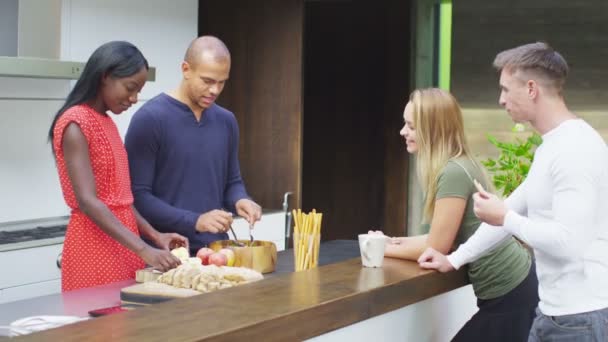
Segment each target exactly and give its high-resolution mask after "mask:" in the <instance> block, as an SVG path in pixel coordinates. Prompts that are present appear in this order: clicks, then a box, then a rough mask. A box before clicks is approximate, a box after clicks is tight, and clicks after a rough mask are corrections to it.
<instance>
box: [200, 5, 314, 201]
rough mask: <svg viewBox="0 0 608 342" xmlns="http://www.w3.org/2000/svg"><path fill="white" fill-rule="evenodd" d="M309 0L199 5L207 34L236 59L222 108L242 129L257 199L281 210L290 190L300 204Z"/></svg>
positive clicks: (245, 163) (245, 167) (245, 168)
mask: <svg viewBox="0 0 608 342" xmlns="http://www.w3.org/2000/svg"><path fill="white" fill-rule="evenodd" d="M302 22H303V0H264V1H248V0H222V1H212V0H209V1H206V0H201V1H200V2H199V35H205V34H212V35H215V36H218V37H219V38H221V39H222V40H223V41H224V42H225V43H226V45H227V46H228V48H229V49H230V51H231V54H232V69H231V73H230V80H229V81H228V83H227V85H226V87H225V89H224V92H223V93H222V94H221V95H220V97H219V99H218V103H219V104H220V105H222V106H225V107H226V108H228V109H230V110H231V111H233V112H234V114H235V115H236V117H237V120H238V122H239V127H240V145H239V148H240V150H239V157H240V162H241V172H242V175H243V178H244V180H245V182H246V186H247V190H248V192H249V194H250V195H251V196H252V197H253V198H254V199H255V200H256V201H258V203H260V204H261V205H262V206H263V207H264V208H274V209H278V208H280V207H281V200H282V198H283V194H284V193H285V192H286V191H292V192H294V193H295V196H294V199H295V201H292V202H291V205H292V206H299V203H298V199H299V192H300V177H301V159H302V158H301V141H302V133H301V131H302V129H301V122H302V95H301V94H302V82H301V80H302V39H303V32H302V31H303V30H302V25H303V24H302Z"/></svg>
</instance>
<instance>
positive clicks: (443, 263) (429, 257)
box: [418, 247, 454, 273]
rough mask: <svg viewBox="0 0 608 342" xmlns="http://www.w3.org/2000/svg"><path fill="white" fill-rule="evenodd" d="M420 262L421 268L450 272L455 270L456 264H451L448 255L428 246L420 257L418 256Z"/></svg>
mask: <svg viewBox="0 0 608 342" xmlns="http://www.w3.org/2000/svg"><path fill="white" fill-rule="evenodd" d="M418 264H419V265H420V267H421V268H426V269H431V270H437V271H439V272H441V273H445V272H450V271H453V270H454V266H452V264H450V261H449V260H448V258H447V256H445V255H444V254H442V253H441V252H438V251H436V250H434V249H433V248H431V247H429V248H427V249H426V250H425V251H424V252H423V253H422V255H421V256H420V258H418Z"/></svg>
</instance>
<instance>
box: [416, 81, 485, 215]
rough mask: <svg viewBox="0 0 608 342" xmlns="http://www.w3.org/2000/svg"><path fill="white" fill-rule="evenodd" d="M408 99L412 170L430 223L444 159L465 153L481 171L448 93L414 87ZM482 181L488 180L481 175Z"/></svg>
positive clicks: (459, 113)
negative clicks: (412, 132) (414, 145)
mask: <svg viewBox="0 0 608 342" xmlns="http://www.w3.org/2000/svg"><path fill="white" fill-rule="evenodd" d="M410 102H411V104H412V112H413V120H412V121H413V122H412V123H413V125H414V130H415V131H416V143H417V145H418V152H417V158H416V160H417V167H416V172H417V175H418V179H419V181H420V183H421V185H422V186H423V188H424V189H425V192H426V196H425V198H426V200H425V203H424V209H423V219H424V221H425V222H428V223H430V221H431V218H432V216H433V212H434V210H435V198H436V196H437V181H438V179H439V174H440V173H441V171H442V170H443V168H444V167H445V166H446V164H447V163H448V161H449V160H450V159H452V158H457V157H461V156H465V157H468V158H469V159H470V160H471V162H472V163H473V164H474V165H475V166H477V167H478V168H479V170H480V171H481V173H483V169H481V167H480V166H479V164H478V163H477V162H476V161H475V160H474V158H473V157H472V154H471V152H470V149H469V146H468V144H467V140H466V138H465V135H464V122H463V118H462V112H461V110H460V106H459V105H458V102H457V101H456V99H455V98H454V96H452V94H450V93H449V92H447V91H445V90H442V89H438V88H428V89H417V90H414V91H413V92H412V94H411V95H410ZM484 177H485V174H484ZM484 183H485V184H488V182H486V181H485V179H484Z"/></svg>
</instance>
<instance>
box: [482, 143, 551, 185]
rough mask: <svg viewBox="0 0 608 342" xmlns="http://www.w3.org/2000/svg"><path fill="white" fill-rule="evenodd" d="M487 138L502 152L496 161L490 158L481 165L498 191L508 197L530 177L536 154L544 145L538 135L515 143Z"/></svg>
mask: <svg viewBox="0 0 608 342" xmlns="http://www.w3.org/2000/svg"><path fill="white" fill-rule="evenodd" d="M487 137H488V140H489V141H490V143H492V145H494V146H496V148H498V149H499V150H500V154H499V156H498V158H496V159H493V158H488V159H486V160H482V161H481V163H482V164H483V166H485V167H486V169H487V170H488V171H489V172H490V174H491V177H492V183H493V184H494V187H495V188H496V191H498V192H500V193H502V196H504V197H507V196H509V195H510V194H511V193H512V192H513V190H515V188H517V187H518V186H519V184H521V183H522V182H523V181H524V179H525V178H526V176H527V175H528V171H529V170H530V165H531V164H532V160H534V152H535V151H536V148H537V147H538V146H539V145H540V144H541V143H542V138H541V136H540V135H538V133H533V134H532V135H530V136H529V137H528V138H527V139H526V140H522V139H519V138H515V141H514V142H507V141H499V140H498V139H496V137H494V136H492V135H490V134H488V135H487Z"/></svg>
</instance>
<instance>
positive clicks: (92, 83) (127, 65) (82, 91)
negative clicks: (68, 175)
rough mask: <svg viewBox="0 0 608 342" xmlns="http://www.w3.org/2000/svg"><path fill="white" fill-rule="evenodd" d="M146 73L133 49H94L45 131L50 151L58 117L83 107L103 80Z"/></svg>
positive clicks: (111, 45)
mask: <svg viewBox="0 0 608 342" xmlns="http://www.w3.org/2000/svg"><path fill="white" fill-rule="evenodd" d="M144 67H145V68H146V70H148V61H147V60H146V58H145V57H144V55H143V54H142V53H141V51H139V49H138V48H137V47H135V45H133V44H131V43H129V42H124V41H113V42H108V43H105V44H103V45H101V46H100V47H98V48H97V49H96V50H95V51H94V52H93V54H92V55H91V57H89V60H88V61H87V63H86V65H85V66H84V70H83V71H82V74H81V75H80V78H78V81H76V85H74V88H73V89H72V91H70V94H69V95H68V97H67V99H66V100H65V103H64V104H63V106H61V108H60V109H59V110H58V111H57V114H55V118H54V119H53V123H52V124H51V128H50V129H49V141H50V143H51V147H52V148H53V150H54V147H53V130H54V129H55V124H56V123H57V120H58V119H59V117H61V115H62V114H63V113H64V112H65V111H66V110H67V109H68V108H70V107H72V106H75V105H79V104H82V103H86V102H88V101H90V100H92V99H94V98H95V97H96V96H97V92H98V91H99V87H100V85H101V79H102V77H103V76H106V75H107V76H110V77H113V78H124V77H129V76H132V75H135V74H136V73H138V72H139V71H140V70H141V69H142V68H144Z"/></svg>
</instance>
